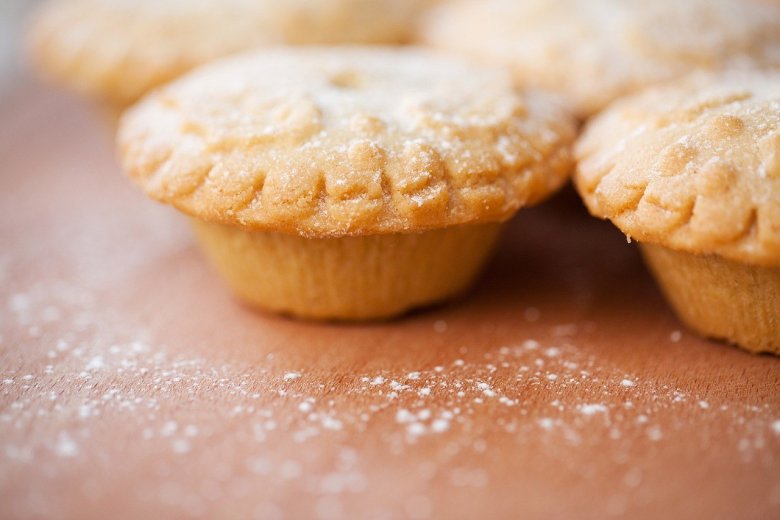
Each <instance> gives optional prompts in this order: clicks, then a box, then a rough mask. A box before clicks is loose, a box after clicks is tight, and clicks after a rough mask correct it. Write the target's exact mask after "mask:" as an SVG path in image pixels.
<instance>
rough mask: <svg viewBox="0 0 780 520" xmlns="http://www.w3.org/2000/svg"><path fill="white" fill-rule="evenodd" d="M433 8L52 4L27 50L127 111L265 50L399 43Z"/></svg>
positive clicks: (410, 1) (321, 2)
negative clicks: (181, 80) (221, 60)
mask: <svg viewBox="0 0 780 520" xmlns="http://www.w3.org/2000/svg"><path fill="white" fill-rule="evenodd" d="M429 2H430V0H392V1H387V0H283V1H281V0H50V1H49V2H48V3H46V4H44V6H43V8H42V9H41V11H40V12H39V13H38V16H37V17H35V19H34V21H33V24H32V27H31V31H30V47H31V49H32V53H33V55H34V58H35V61H36V62H37V64H38V65H39V68H40V69H41V70H42V71H43V72H45V73H46V74H48V75H49V76H52V77H53V78H56V79H57V80H59V81H60V82H63V83H64V84H66V85H68V86H70V87H72V88H75V89H76V90H79V91H81V92H84V93H86V94H88V95H90V96H91V97H95V98H98V99H101V100H103V101H105V102H107V103H108V104H109V105H110V106H114V107H118V108H120V109H121V108H124V107H126V106H127V105H129V104H131V103H132V102H133V101H135V100H137V99H138V98H139V97H140V96H141V95H143V94H144V93H146V92H147V91H148V90H150V89H151V88H153V87H156V86H158V85H160V84H163V83H165V82H167V81H169V80H171V79H173V78H175V77H177V76H179V75H181V74H182V73H184V72H186V71H188V70H190V69H191V68H193V67H195V66H197V65H200V64H203V63H206V62H208V61H211V60H212V59H215V58H217V57H221V56H225V55H228V54H231V53H235V52H237V51H243V50H245V49H249V48H253V47H258V46H264V45H269V44H334V43H361V44H367V43H401V42H404V41H406V40H408V39H409V37H410V36H411V35H410V31H411V30H412V29H411V28H412V27H413V22H414V20H415V19H416V15H417V14H418V13H419V11H420V10H421V9H422V8H423V7H426V6H427V5H428V3H429Z"/></svg>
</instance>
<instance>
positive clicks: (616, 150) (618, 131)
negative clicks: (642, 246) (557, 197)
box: [575, 73, 780, 265]
mask: <svg viewBox="0 0 780 520" xmlns="http://www.w3.org/2000/svg"><path fill="white" fill-rule="evenodd" d="M575 153H576V156H577V159H578V168H577V175H576V178H575V182H576V185H577V188H578V190H579V192H580V194H581V195H582V197H583V198H584V200H585V202H586V204H587V206H588V208H589V209H590V211H591V212H592V213H593V214H594V215H597V216H599V217H602V218H608V219H610V220H612V221H613V222H614V223H615V224H616V225H617V226H618V227H619V228H620V229H621V230H622V231H623V232H624V233H625V234H626V235H628V236H629V237H631V238H635V239H637V240H639V241H643V242H653V243H657V244H660V245H663V246H666V247H669V248H672V249H676V250H681V251H687V252H691V253H703V254H717V255H720V256H723V257H726V258H730V259H732V260H737V261H741V262H746V263H754V264H763V265H780V74H777V73H774V74H759V73H753V74H744V73H740V74H731V75H725V76H699V77H696V78H691V79H688V80H686V81H685V82H681V83H678V84H675V85H670V86H667V87H662V88H655V89H651V90H649V91H647V92H646V93H643V94H640V95H638V96H634V97H631V98H627V99H625V100H622V101H618V102H617V103H615V104H614V105H613V106H612V107H611V108H609V109H608V110H607V111H605V112H604V113H603V114H601V115H600V116H598V117H596V118H595V119H594V120H593V121H592V122H591V123H590V124H589V126H588V127H587V129H586V131H585V132H584V134H583V136H582V137H581V138H580V141H579V142H578V144H577V147H576V152H575Z"/></svg>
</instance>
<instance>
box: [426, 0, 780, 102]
mask: <svg viewBox="0 0 780 520" xmlns="http://www.w3.org/2000/svg"><path fill="white" fill-rule="evenodd" d="M423 25H424V29H423V30H422V34H421V38H422V39H423V41H425V42H426V43H428V44H431V45H433V46H436V47H440V48H443V49H449V50H452V51H459V52H462V53H466V54H469V55H472V56H476V57H479V58H481V59H485V60H488V61H491V62H495V63H498V64H503V65H506V66H508V67H510V69H511V70H512V71H513V72H514V75H515V79H516V80H517V82H518V83H519V84H520V85H522V86H532V87H543V88H545V89H549V90H553V91H556V92H559V93H561V94H562V95H563V96H564V97H566V98H567V99H568V100H569V101H570V103H571V105H572V107H573V108H574V109H575V111H576V112H577V114H578V115H579V116H581V117H587V116H589V115H591V114H593V113H595V112H597V111H599V110H600V109H602V108H603V107H604V106H606V105H607V104H608V103H609V102H611V101H612V100H614V99H617V98H618V97H620V96H622V95H626V94H629V93H632V92H635V91H637V90H638V89H640V88H644V87H645V86H648V85H649V84H653V83H659V82H661V81H666V80H670V79H675V78H677V77H680V76H681V75H683V74H687V73H689V72H691V71H692V70H709V71H714V70H720V69H723V68H726V67H736V66H745V65H751V66H756V65H759V66H762V67H780V29H778V28H779V27H780V4H779V3H775V4H772V3H770V2H760V1H756V0H587V1H584V0H522V1H518V0H480V1H478V2H474V1H471V0H465V1H464V0H462V1H455V2H448V3H444V4H443V5H442V7H441V8H440V9H437V10H434V12H432V13H431V16H430V17H429V19H428V21H427V22H426V23H425V24H423Z"/></svg>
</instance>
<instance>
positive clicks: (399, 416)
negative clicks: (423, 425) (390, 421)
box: [395, 408, 417, 424]
mask: <svg viewBox="0 0 780 520" xmlns="http://www.w3.org/2000/svg"><path fill="white" fill-rule="evenodd" d="M416 420H417V416H416V415H414V414H413V413H412V412H410V411H409V410H407V409H405V408H401V409H400V410H398V411H397V412H396V413H395V422H397V423H401V424H406V423H410V422H413V421H416Z"/></svg>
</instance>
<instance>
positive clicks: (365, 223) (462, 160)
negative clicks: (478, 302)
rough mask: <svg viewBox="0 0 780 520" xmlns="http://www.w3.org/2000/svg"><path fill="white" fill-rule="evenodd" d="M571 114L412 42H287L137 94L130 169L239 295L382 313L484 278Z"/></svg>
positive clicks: (299, 306) (352, 314) (543, 183)
mask: <svg viewBox="0 0 780 520" xmlns="http://www.w3.org/2000/svg"><path fill="white" fill-rule="evenodd" d="M573 139H574V127H573V122H572V120H571V118H570V116H568V115H567V114H566V113H565V112H563V111H562V110H561V109H560V108H559V107H558V106H557V105H556V104H555V103H553V102H551V101H550V100H548V99H547V98H546V97H545V96H543V95H541V94H530V93H529V94H527V95H521V94H518V93H517V92H516V91H515V89H514V88H513V86H512V82H511V78H510V77H509V76H508V75H507V74H506V73H505V72H503V71H502V70H495V69H492V68H486V67H481V66H475V65H471V64H468V63H464V62H461V61H460V60H457V59H454V58H450V57H444V56H440V55H438V54H432V53H430V52H427V51H423V50H420V49H414V48H408V49H404V48H397V49H395V50H394V49H389V48H346V47H342V48H338V47H337V48H319V49H318V48H305V47H300V48H288V49H275V50H266V51H259V52H255V53H252V54H247V55H244V56H240V57H235V58H232V59H227V60H224V61H221V62H218V63H214V64H211V65H208V66H205V67H203V68H201V69H198V70H196V71H194V72H192V73H191V74H189V75H187V76H185V77H184V78H182V79H180V80H178V81H176V82H174V83H173V84H171V85H168V86H165V87H163V88H161V89H159V90H158V91H156V92H155V93H153V94H151V95H150V96H149V97H147V98H146V99H144V100H143V101H141V102H140V103H139V104H138V105H136V106H134V107H133V108H131V109H130V110H129V111H127V112H126V114H125V115H124V117H123V119H122V121H121V124H120V131H119V137H118V140H119V145H120V150H121V157H122V161H123V164H124V167H125V169H126V171H127V172H128V173H129V175H130V177H131V178H132V179H134V180H135V181H136V182H137V183H138V184H139V185H140V186H141V187H142V188H143V189H144V190H145V191H146V193H147V194H148V195H149V196H151V197H152V198H154V199H157V200H159V201H162V202H165V203H168V204H171V205H173V206H175V207H176V208H178V209H179V210H181V211H182V212H184V213H186V214H188V215H190V216H191V217H192V220H193V222H194V224H195V229H196V232H197V235H198V236H199V238H200V241H201V243H202V245H203V246H204V247H205V249H206V251H207V252H208V254H209V256H210V257H211V259H212V261H213V262H214V264H215V265H216V267H217V269H218V270H219V271H220V272H221V273H222V275H223V276H224V278H225V279H226V280H227V281H228V283H229V284H230V285H231V286H232V287H233V289H234V290H235V292H236V293H238V294H239V296H241V297H242V298H243V299H244V300H246V301H248V302H250V303H252V304H255V305H257V306H260V307H263V308H265V309H270V310H273V311H279V312H283V313H289V314H293V315H297V316H302V317H309V318H320V319H342V320H353V319H354V320H357V319H370V318H382V317H388V316H393V315H397V314H399V313H403V312H404V311H407V310H409V309H412V308H416V307H419V306H423V305H427V304H430V303H434V302H437V301H441V300H444V299H447V298H449V297H451V296H453V295H456V294H458V293H460V292H462V291H463V290H464V289H465V288H467V287H468V285H469V284H470V283H471V282H472V280H473V279H474V278H475V276H476V275H477V273H478V272H479V270H480V268H481V267H482V265H483V264H484V263H485V260H486V259H487V258H488V255H489V253H490V251H491V248H492V247H493V244H494V243H495V240H496V237H497V236H498V232H499V228H500V227H501V223H502V222H504V221H506V220H507V219H508V218H510V217H511V216H512V215H513V214H514V213H515V212H516V211H517V210H518V209H519V208H521V207H523V206H527V205H530V204H534V203H537V202H539V201H540V200H542V199H543V198H545V197H546V196H548V195H549V194H551V193H553V192H554V191H555V190H557V189H558V188H559V187H560V186H561V185H562V184H563V183H564V182H565V181H566V179H567V178H568V175H569V173H570V167H571V164H572V162H573V161H572V158H571V150H570V144H571V142H572V141H573Z"/></svg>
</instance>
